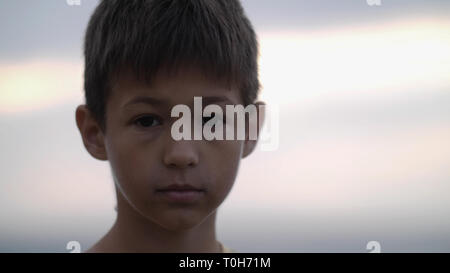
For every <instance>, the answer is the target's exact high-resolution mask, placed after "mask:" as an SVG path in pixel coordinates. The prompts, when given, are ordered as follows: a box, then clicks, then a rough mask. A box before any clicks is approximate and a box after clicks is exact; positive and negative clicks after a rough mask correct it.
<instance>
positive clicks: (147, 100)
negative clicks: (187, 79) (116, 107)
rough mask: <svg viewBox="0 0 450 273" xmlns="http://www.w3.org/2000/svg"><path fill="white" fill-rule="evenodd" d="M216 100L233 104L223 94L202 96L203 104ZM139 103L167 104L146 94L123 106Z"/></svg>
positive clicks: (215, 101)
mask: <svg viewBox="0 0 450 273" xmlns="http://www.w3.org/2000/svg"><path fill="white" fill-rule="evenodd" d="M192 99H193V98H192ZM218 102H225V103H226V104H235V103H233V102H232V101H231V100H230V99H229V98H227V97H225V96H210V97H202V103H203V105H209V104H213V103H218ZM139 103H143V104H149V105H153V106H160V105H167V104H168V103H167V101H165V100H161V99H157V98H152V97H147V96H139V97H135V98H133V99H131V100H130V101H128V102H127V103H125V104H124V105H123V107H124V108H126V107H127V106H130V105H133V104H139Z"/></svg>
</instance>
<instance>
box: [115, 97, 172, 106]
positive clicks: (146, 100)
mask: <svg viewBox="0 0 450 273" xmlns="http://www.w3.org/2000/svg"><path fill="white" fill-rule="evenodd" d="M138 103H143V104H149V105H154V106H159V105H166V104H167V102H166V101H164V100H160V99H156V98H152V97H146V96H139V97H135V98H133V99H131V100H130V101H128V102H127V103H125V104H124V105H123V107H124V108H126V107H127V106H130V105H133V104H138Z"/></svg>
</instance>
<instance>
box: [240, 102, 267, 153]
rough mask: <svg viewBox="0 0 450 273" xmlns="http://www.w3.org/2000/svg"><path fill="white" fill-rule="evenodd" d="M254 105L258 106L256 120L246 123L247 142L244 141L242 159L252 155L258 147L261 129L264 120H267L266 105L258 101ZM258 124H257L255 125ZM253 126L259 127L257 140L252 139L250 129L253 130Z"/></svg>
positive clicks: (250, 119)
mask: <svg viewBox="0 0 450 273" xmlns="http://www.w3.org/2000/svg"><path fill="white" fill-rule="evenodd" d="M254 105H255V106H256V113H255V114H256V118H255V119H252V118H249V119H248V120H247V122H246V136H245V141H244V151H243V153H242V158H245V157H247V156H248V155H250V154H251V153H252V152H253V151H254V150H255V147H256V144H257V143H258V139H259V134H260V132H261V128H262V126H263V124H264V119H265V114H266V111H265V105H266V104H265V103H264V102H262V101H257V102H255V103H254ZM255 122H256V124H255ZM252 126H257V127H255V128H257V129H256V132H257V137H256V139H250V128H252Z"/></svg>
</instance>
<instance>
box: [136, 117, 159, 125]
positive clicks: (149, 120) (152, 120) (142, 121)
mask: <svg viewBox="0 0 450 273" xmlns="http://www.w3.org/2000/svg"><path fill="white" fill-rule="evenodd" d="M134 124H136V125H138V126H140V127H144V128H149V127H153V126H157V125H161V122H160V121H159V119H158V118H157V117H155V116H151V115H146V116H141V117H139V118H137V119H136V120H135V121H134Z"/></svg>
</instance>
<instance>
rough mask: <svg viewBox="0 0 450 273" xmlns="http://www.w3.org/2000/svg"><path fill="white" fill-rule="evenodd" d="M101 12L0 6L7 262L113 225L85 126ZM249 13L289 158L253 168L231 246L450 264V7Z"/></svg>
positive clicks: (287, 8)
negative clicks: (439, 256) (87, 55)
mask: <svg viewBox="0 0 450 273" xmlns="http://www.w3.org/2000/svg"><path fill="white" fill-rule="evenodd" d="M96 3H97V1H88V0H84V1H83V0H81V5H80V6H69V5H67V4H66V1H64V0H45V1H44V0H42V1H25V0H0V37H3V38H2V43H1V45H0V137H1V140H2V141H1V143H0V151H1V153H0V163H1V165H0V166H1V167H0V171H1V172H0V173H1V174H0V189H1V190H0V219H1V221H0V251H62V252H64V251H66V250H65V244H66V243H67V242H68V241H71V240H78V241H80V242H81V243H82V246H83V247H84V248H87V247H88V246H89V245H90V244H92V243H93V242H94V241H95V240H96V239H98V238H99V237H100V236H101V235H102V234H103V233H104V232H106V231H107V229H108V228H109V226H110V224H111V223H112V221H113V220H114V210H113V206H114V202H115V201H114V196H113V187H112V181H111V179H110V175H109V168H108V165H107V163H104V162H99V161H96V160H94V159H92V158H91V157H90V156H89V155H88V154H87V152H86V151H85V150H84V148H83V145H82V143H81V140H80V137H79V135H78V132H77V130H76V127H75V122H74V109H75V107H76V105H78V104H79V103H81V102H82V69H83V67H82V54H81V52H82V51H81V48H82V38H83V33H84V29H85V27H86V23H87V20H88V18H89V16H90V14H91V12H92V10H93V9H94V7H95V5H96ZM274 3H276V4H274ZM243 4H244V7H245V8H246V11H247V13H248V15H249V17H250V19H251V20H252V21H253V23H254V25H255V28H256V29H257V32H258V34H259V37H260V45H261V59H260V65H261V81H262V83H263V87H264V88H263V90H262V98H263V99H264V100H266V102H267V103H269V104H272V105H273V106H274V107H275V106H278V107H279V110H280V119H279V121H280V123H279V128H280V130H279V149H277V150H276V151H272V152H265V151H257V152H256V153H255V154H254V155H252V156H251V157H249V158H248V159H245V160H244V161H243V162H242V168H241V171H240V173H239V176H238V179H237V181H236V185H235V187H234V188H233V191H232V193H231V195H230V196H229V198H228V199H227V200H226V201H225V203H224V205H223V207H222V208H221V210H220V213H219V219H218V221H219V225H218V228H219V232H218V235H219V238H220V239H221V240H222V241H223V242H224V243H225V244H226V245H228V246H230V247H232V248H234V249H236V250H238V251H243V252H245V251H262V252H271V251H275V252H280V251H287V252H305V251H318V252H324V251H337V252H340V251H344V252H346V251H354V252H366V251H367V250H366V249H365V247H366V244H367V242H369V241H373V240H375V241H379V242H380V244H381V246H382V251H387V252H390V251H393V252H395V251H406V252H416V251H447V252H448V251H450V233H449V230H450V221H449V220H448V215H449V213H450V171H449V170H450V168H449V167H450V144H449V142H448V139H449V138H450V110H449V109H450V107H449V106H450V76H449V74H448V71H450V34H449V32H448V29H449V27H450V17H449V15H448V14H450V13H449V11H450V2H449V1H429V0H428V1H426V0H423V1H420V0H391V1H388V0H385V1H382V5H381V6H378V7H371V6H368V5H367V3H366V1H364V0H341V1H335V0H319V1H316V0H303V1H286V0H284V1H271V0H248V1H243ZM261 166H264V168H262V167H261Z"/></svg>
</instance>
